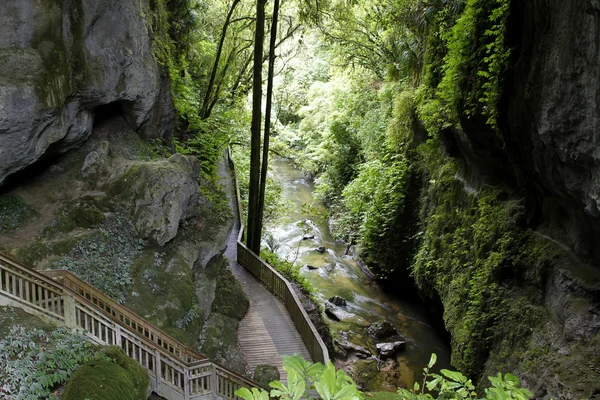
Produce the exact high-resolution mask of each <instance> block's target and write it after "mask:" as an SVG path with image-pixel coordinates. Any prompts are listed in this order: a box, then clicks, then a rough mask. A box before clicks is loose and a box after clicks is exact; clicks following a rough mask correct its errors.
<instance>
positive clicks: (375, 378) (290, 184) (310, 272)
mask: <svg viewBox="0 0 600 400" xmlns="http://www.w3.org/2000/svg"><path fill="white" fill-rule="evenodd" d="M273 168H274V170H275V174H274V175H275V176H274V177H275V179H276V180H277V181H278V182H279V183H280V184H281V185H282V186H283V196H284V200H285V201H286V202H287V203H288V206H287V207H286V212H285V215H283V216H281V217H280V218H278V219H277V220H276V221H274V222H273V223H271V224H270V226H268V227H267V229H266V231H267V233H270V234H271V235H272V236H273V238H274V243H276V245H277V246H278V247H277V249H276V252H277V254H278V255H279V256H280V257H282V258H284V259H287V260H288V261H294V260H296V261H295V265H300V266H302V267H301V268H300V274H301V275H302V276H303V277H305V278H306V279H307V280H308V282H309V283H310V284H311V285H312V286H313V288H314V289H315V292H316V293H315V294H316V297H317V301H318V302H319V303H320V304H321V305H323V306H325V305H326V304H327V301H328V299H330V298H331V297H332V296H340V297H342V298H344V299H345V300H346V302H347V305H346V306H345V307H336V308H335V312H336V315H338V316H339V317H340V319H341V320H340V321H335V320H333V319H331V318H328V317H324V318H325V321H326V322H327V323H328V325H329V327H330V329H331V332H332V334H333V336H334V338H335V339H337V340H340V341H342V340H346V341H348V342H351V343H353V344H356V345H359V346H363V347H365V348H367V349H368V350H369V351H370V352H371V353H372V354H376V347H375V345H376V343H377V342H387V341H390V340H378V341H374V339H373V338H371V337H370V336H369V335H368V334H367V328H368V326H369V325H370V324H372V323H374V322H376V321H379V320H384V319H387V320H388V321H390V322H391V323H392V325H393V326H394V327H395V328H396V330H397V331H398V332H399V336H398V337H396V338H392V339H391V340H392V341H393V340H405V341H406V348H405V350H403V351H400V352H399V353H398V354H397V355H396V356H395V357H392V358H391V359H388V360H387V361H378V360H377V359H376V358H375V357H372V358H367V359H359V358H357V357H356V356H350V357H348V358H344V359H336V360H335V363H336V365H337V366H338V367H341V368H344V369H345V370H347V371H348V372H349V373H350V374H351V375H352V376H353V378H354V379H355V380H356V381H357V383H358V384H359V385H360V386H362V387H364V388H365V389H367V390H373V391H374V390H388V391H394V390H395V388H396V387H398V386H402V387H412V385H413V383H414V381H415V380H419V381H420V380H421V379H422V369H423V367H424V366H425V365H426V364H427V362H428V361H429V358H430V355H431V353H436V354H437V356H438V363H437V368H448V367H449V358H450V349H449V347H448V345H447V344H446V343H445V342H444V340H443V338H442V336H441V335H440V334H438V332H436V331H435V329H434V328H433V327H432V326H431V325H430V323H429V321H428V318H427V315H426V313H425V312H424V310H423V308H422V307H421V306H420V305H419V304H418V303H417V302H411V301H408V300H405V299H402V298H401V297H400V296H401V295H402V293H389V292H384V291H383V290H382V289H381V288H380V287H379V285H378V284H377V283H376V282H375V281H374V280H373V279H372V278H371V277H370V276H369V274H368V273H367V272H366V271H364V270H363V269H362V268H361V267H360V266H359V265H358V264H357V263H356V261H355V260H354V259H353V258H352V257H351V256H349V255H345V252H346V246H345V245H344V244H343V243H340V242H337V241H335V240H334V238H333V237H332V234H331V232H330V230H329V226H328V223H327V221H325V220H323V217H322V211H323V210H324V206H323V204H322V203H321V202H320V201H318V200H317V199H315V198H314V197H313V191H314V184H313V183H312V182H311V180H309V179H306V178H305V177H304V175H303V173H302V171H300V170H298V169H297V168H295V167H294V165H293V164H292V163H291V162H290V161H289V160H286V159H282V158H278V159H275V160H273ZM305 205H310V206H311V207H308V208H307V207H306V206H305ZM302 222H304V223H302ZM319 247H324V248H325V251H323V252H319V251H318V250H317V249H318V248H319ZM321 250H323V249H321ZM307 265H310V266H312V267H314V268H315V269H310V268H308V267H307Z"/></svg>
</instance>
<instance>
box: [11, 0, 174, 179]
mask: <svg viewBox="0 0 600 400" xmlns="http://www.w3.org/2000/svg"><path fill="white" fill-rule="evenodd" d="M63 3H64V2H63V1H62V0H25V1H22V0H4V1H3V2H2V7H0V184H2V182H3V181H4V180H5V179H6V177H7V176H9V175H11V174H13V173H15V172H17V171H19V170H22V169H24V168H25V167H27V166H28V165H31V164H33V163H35V162H36V161H37V160H39V159H41V158H43V157H44V156H47V155H53V154H59V153H62V152H65V151H68V150H70V149H72V148H74V147H77V146H79V145H80V144H82V143H83V142H84V141H85V140H87V138H88V137H89V136H90V134H91V132H92V128H93V124H94V118H95V116H96V114H97V113H101V110H102V108H101V106H104V105H108V104H112V105H114V107H113V108H112V110H113V112H115V110H116V112H118V113H120V114H122V116H123V117H124V118H125V120H126V121H127V123H128V124H129V125H130V126H131V127H132V128H133V129H134V130H136V131H137V132H138V134H140V135H141V136H142V137H144V138H153V137H163V138H169V137H170V132H171V127H172V123H173V119H174V111H173V105H172V100H171V97H170V91H169V82H168V79H166V78H164V77H163V75H162V74H161V71H160V68H159V66H158V64H157V63H156V61H155V60H154V58H153V56H152V48H151V44H152V43H151V39H150V34H149V30H148V27H147V25H146V20H145V18H144V17H143V14H144V13H145V12H146V7H147V6H148V1H147V0H142V1H138V0H80V1H78V2H77V5H74V4H69V5H66V4H63ZM91 157H94V156H91ZM90 161H93V160H91V159H90Z"/></svg>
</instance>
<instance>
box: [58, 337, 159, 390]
mask: <svg viewBox="0 0 600 400" xmlns="http://www.w3.org/2000/svg"><path fill="white" fill-rule="evenodd" d="M103 352H104V353H105V354H106V356H107V358H100V359H97V360H93V361H90V362H88V363H86V364H84V365H82V366H81V367H80V368H79V369H78V370H77V372H76V373H75V375H74V376H73V377H72V378H71V379H70V380H69V383H68V384H67V387H66V389H65V391H64V393H63V395H62V399H64V400H82V399H94V400H146V399H147V398H148V387H149V385H150V378H149V377H148V372H147V371H146V370H145V369H144V368H143V367H142V366H141V365H139V364H138V363H137V362H135V361H134V360H132V359H131V358H129V357H127V355H125V353H124V352H123V351H122V350H121V349H120V348H118V347H107V348H105V349H104V350H103Z"/></svg>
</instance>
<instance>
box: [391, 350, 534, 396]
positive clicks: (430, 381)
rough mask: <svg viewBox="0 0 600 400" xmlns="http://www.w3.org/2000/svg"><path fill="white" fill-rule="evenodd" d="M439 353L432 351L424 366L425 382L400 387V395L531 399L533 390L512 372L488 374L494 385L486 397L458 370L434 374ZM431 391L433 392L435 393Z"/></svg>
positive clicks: (488, 389)
mask: <svg viewBox="0 0 600 400" xmlns="http://www.w3.org/2000/svg"><path fill="white" fill-rule="evenodd" d="M436 359H437V357H436V355H435V354H432V355H431V360H430V361H429V364H428V365H427V367H425V368H423V372H424V377H423V385H420V384H419V383H418V382H415V385H414V388H413V390H407V389H399V390H398V394H399V395H400V398H402V399H405V400H433V399H439V400H441V399H481V400H484V399H494V400H496V399H498V400H499V399H503V400H510V399H514V400H528V399H530V398H532V397H533V394H532V393H531V392H530V391H529V390H527V389H523V388H521V387H520V386H519V383H520V382H519V379H518V378H517V377H516V376H514V375H512V374H506V375H504V376H503V375H502V374H501V373H498V376H497V377H489V378H488V379H489V380H490V382H491V383H492V387H491V388H487V389H485V395H484V396H483V397H480V396H478V394H477V392H476V391H475V386H474V385H473V383H472V382H471V380H470V379H468V378H467V377H466V376H464V375H463V374H461V373H460V372H457V371H450V370H447V369H442V370H441V371H440V372H441V375H439V374H433V373H431V372H430V369H431V368H432V367H433V365H434V364H435V362H436ZM431 393H434V394H435V395H436V397H434V396H433V395H432V394H431Z"/></svg>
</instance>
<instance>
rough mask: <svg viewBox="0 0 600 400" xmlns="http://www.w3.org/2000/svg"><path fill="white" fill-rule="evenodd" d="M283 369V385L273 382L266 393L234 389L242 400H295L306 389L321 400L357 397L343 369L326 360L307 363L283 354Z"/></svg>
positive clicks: (305, 393) (303, 396)
mask: <svg viewBox="0 0 600 400" xmlns="http://www.w3.org/2000/svg"><path fill="white" fill-rule="evenodd" d="M283 368H284V369H285V371H286V372H287V376H288V378H287V385H286V384H283V383H282V382H280V381H273V382H271V383H270V384H269V385H270V386H271V387H272V388H273V389H272V390H271V392H270V393H268V392H267V391H265V390H263V389H261V390H258V389H256V388H253V389H252V391H250V390H248V389H246V388H242V389H240V390H238V391H236V392H235V394H236V395H238V396H240V397H242V398H244V399H245V400H264V399H268V398H269V395H270V396H271V397H280V398H281V399H283V400H299V399H301V398H312V397H309V391H310V390H316V391H317V393H318V394H319V396H320V398H321V399H323V400H359V399H360V398H361V396H360V392H359V391H358V389H357V387H356V384H355V383H354V381H353V380H352V378H350V377H349V376H348V375H347V374H346V373H345V372H344V371H342V370H339V371H336V369H335V367H334V366H333V364H332V363H331V361H329V362H328V363H327V367H325V366H324V365H323V364H321V363H315V364H313V363H310V362H308V361H306V360H304V359H303V358H302V357H300V356H299V355H295V356H283Z"/></svg>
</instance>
